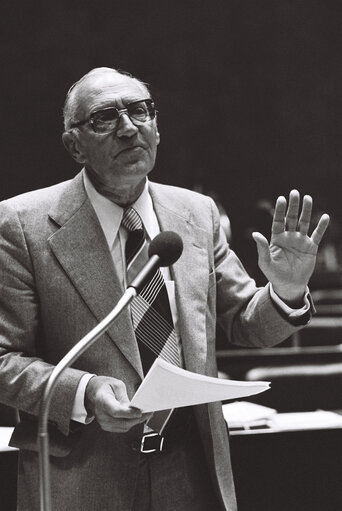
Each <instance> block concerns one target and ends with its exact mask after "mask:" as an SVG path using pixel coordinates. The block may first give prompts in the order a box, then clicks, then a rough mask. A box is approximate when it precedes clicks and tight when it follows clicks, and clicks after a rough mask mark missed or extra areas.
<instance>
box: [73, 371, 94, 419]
mask: <svg viewBox="0 0 342 511" xmlns="http://www.w3.org/2000/svg"><path fill="white" fill-rule="evenodd" d="M93 376H95V374H84V375H83V376H82V378H81V379H80V381H79V384H78V387H77V390H76V394H75V399H74V405H73V407H72V412H71V419H72V420H74V421H76V422H81V423H82V424H89V423H90V422H92V421H93V420H94V417H92V416H89V415H88V413H87V410H86V409H85V406H84V394H85V389H86V386H87V385H88V382H89V380H90V379H91V378H92V377H93Z"/></svg>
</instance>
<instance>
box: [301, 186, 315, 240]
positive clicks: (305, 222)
mask: <svg viewBox="0 0 342 511" xmlns="http://www.w3.org/2000/svg"><path fill="white" fill-rule="evenodd" d="M311 212H312V198H311V197H310V195H304V197H303V207H302V212H301V215H300V218H299V222H298V230H299V232H300V233H301V234H304V236H306V235H307V233H308V230H309V227H310V221H311Z"/></svg>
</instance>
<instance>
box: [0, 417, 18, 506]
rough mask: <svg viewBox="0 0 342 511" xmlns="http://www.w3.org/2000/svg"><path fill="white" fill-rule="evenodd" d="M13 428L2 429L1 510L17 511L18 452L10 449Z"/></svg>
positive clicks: (0, 459)
mask: <svg viewBox="0 0 342 511" xmlns="http://www.w3.org/2000/svg"><path fill="white" fill-rule="evenodd" d="M12 431H13V428H10V427H0V480H1V485H0V506H1V507H0V509H3V511H15V510H16V506H17V464H18V450H17V449H15V448H13V447H9V446H8V442H9V439H10V437H11V435H12Z"/></svg>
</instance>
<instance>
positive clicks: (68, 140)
mask: <svg viewBox="0 0 342 511" xmlns="http://www.w3.org/2000/svg"><path fill="white" fill-rule="evenodd" d="M62 141H63V144H64V147H65V149H66V150H67V151H68V153H69V154H71V156H72V157H73V158H74V160H76V161H77V163H81V164H83V163H84V162H85V158H84V155H83V151H82V150H81V148H80V143H79V141H78V139H77V137H76V136H75V134H74V133H72V132H70V131H65V132H64V133H63V135H62Z"/></svg>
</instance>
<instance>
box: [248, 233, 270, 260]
mask: <svg viewBox="0 0 342 511" xmlns="http://www.w3.org/2000/svg"><path fill="white" fill-rule="evenodd" d="M252 236H253V239H254V241H255V243H256V245H257V250H258V257H259V263H260V262H261V263H264V264H268V263H269V262H270V248H269V245H268V241H267V239H266V238H265V236H263V235H262V234H261V233H260V232H253V233H252Z"/></svg>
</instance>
